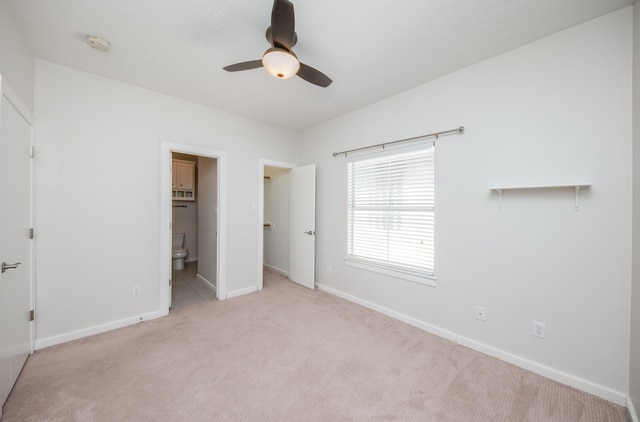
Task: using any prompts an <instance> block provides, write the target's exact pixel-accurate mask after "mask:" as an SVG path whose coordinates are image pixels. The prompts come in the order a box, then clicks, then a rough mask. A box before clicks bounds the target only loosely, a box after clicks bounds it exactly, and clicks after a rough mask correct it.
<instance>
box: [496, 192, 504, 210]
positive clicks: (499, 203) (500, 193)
mask: <svg viewBox="0 0 640 422" xmlns="http://www.w3.org/2000/svg"><path fill="white" fill-rule="evenodd" d="M494 190H495V191H496V192H498V210H499V211H502V189H494Z"/></svg>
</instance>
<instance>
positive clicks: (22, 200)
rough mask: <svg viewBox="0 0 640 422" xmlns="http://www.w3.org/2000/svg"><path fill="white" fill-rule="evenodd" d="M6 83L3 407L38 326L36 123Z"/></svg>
mask: <svg viewBox="0 0 640 422" xmlns="http://www.w3.org/2000/svg"><path fill="white" fill-rule="evenodd" d="M3 82H4V81H2V79H0V88H1V89H0V90H1V92H2V95H1V102H0V189H2V200H1V201H0V262H2V273H0V405H3V404H4V402H5V400H6V398H7V396H8V394H9V392H10V391H11V388H12V387H13V384H14V383H15V381H16V379H17V378H18V375H19V374H20V371H21V370H22V366H23V365H24V363H25V361H26V359H27V357H28V355H29V353H30V352H31V348H32V331H31V330H32V324H33V323H32V322H31V318H30V311H31V309H33V308H32V307H31V304H32V273H31V269H32V265H31V257H32V255H31V240H30V230H29V229H30V228H31V215H32V212H31V211H32V209H31V174H32V173H31V123H30V122H29V120H27V118H26V117H25V115H24V114H23V113H21V111H20V110H22V111H24V107H21V106H20V105H18V104H19V100H18V99H17V98H16V97H15V95H13V94H11V93H12V91H10V90H9V89H7V88H6V82H4V83H3ZM1 414H2V413H1V411H0V415H1Z"/></svg>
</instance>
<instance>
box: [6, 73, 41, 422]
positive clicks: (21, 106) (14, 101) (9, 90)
mask: <svg viewBox="0 0 640 422" xmlns="http://www.w3.org/2000/svg"><path fill="white" fill-rule="evenodd" d="M0 95H1V96H3V97H5V98H6V99H7V101H9V102H10V103H11V105H13V107H14V108H15V109H16V111H17V112H18V113H19V114H20V115H21V116H22V118H23V119H24V120H25V121H26V122H27V123H28V124H29V127H30V128H31V139H30V140H29V143H30V146H31V148H32V151H34V150H33V148H34V145H35V143H34V133H33V132H34V122H35V118H34V117H33V113H31V111H30V109H29V107H28V106H27V105H26V103H25V102H24V101H22V98H20V95H18V92H17V91H16V90H15V89H13V87H12V86H11V85H10V84H9V82H8V81H7V80H6V78H4V77H3V76H2V75H1V74H0ZM29 177H30V178H31V180H30V181H29V189H30V192H29V201H30V204H29V213H30V215H29V221H30V225H31V228H32V229H34V231H35V224H36V217H35V215H36V210H35V204H36V201H35V197H36V193H35V192H36V190H35V186H36V185H35V182H36V169H35V163H34V159H33V156H32V157H31V171H30V175H29ZM35 241H36V240H35V236H34V237H33V239H31V242H29V261H30V264H31V265H30V266H29V291H30V295H29V302H30V304H29V305H30V308H31V310H33V311H34V313H35V310H36V308H35V307H36V299H35V295H36V290H35V278H36V254H35ZM30 330H31V332H30V335H29V341H30V345H29V354H33V352H34V351H35V339H36V329H35V320H34V321H31V328H30ZM0 406H2V404H0ZM0 415H2V409H0Z"/></svg>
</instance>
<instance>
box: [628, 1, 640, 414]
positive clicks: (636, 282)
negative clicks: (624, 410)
mask: <svg viewBox="0 0 640 422" xmlns="http://www.w3.org/2000/svg"><path fill="white" fill-rule="evenodd" d="M633 8H634V14H633V16H634V19H633V261H632V262H633V286H632V292H631V293H632V294H631V349H630V356H631V361H630V366H629V396H630V397H631V401H632V406H631V407H632V408H633V409H632V411H633V412H635V418H636V421H640V4H639V3H636V4H635V5H634V6H633Z"/></svg>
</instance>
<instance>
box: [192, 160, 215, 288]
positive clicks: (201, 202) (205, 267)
mask: <svg viewBox="0 0 640 422" xmlns="http://www.w3.org/2000/svg"><path fill="white" fill-rule="evenodd" d="M196 199H197V201H198V251H199V257H198V258H199V259H198V274H199V275H200V276H201V277H202V278H204V279H205V280H207V281H208V282H209V283H211V284H212V285H214V286H215V285H216V282H217V279H218V278H217V271H218V267H217V260H216V259H217V258H216V255H217V252H218V251H217V245H216V244H217V242H216V240H217V238H216V236H217V231H218V160H217V159H215V158H209V157H198V196H197V198H196Z"/></svg>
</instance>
